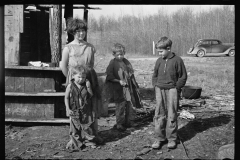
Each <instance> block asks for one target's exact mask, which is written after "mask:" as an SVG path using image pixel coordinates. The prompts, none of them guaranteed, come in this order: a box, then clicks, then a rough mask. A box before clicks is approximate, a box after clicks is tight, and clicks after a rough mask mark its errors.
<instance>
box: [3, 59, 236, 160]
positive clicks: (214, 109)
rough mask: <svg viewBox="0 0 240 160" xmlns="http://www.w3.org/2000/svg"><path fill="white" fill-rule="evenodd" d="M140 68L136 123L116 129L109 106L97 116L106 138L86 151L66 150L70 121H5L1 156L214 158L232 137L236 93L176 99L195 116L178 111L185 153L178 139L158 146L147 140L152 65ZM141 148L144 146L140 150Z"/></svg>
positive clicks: (150, 138) (150, 129) (152, 102)
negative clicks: (106, 113) (140, 102)
mask: <svg viewBox="0 0 240 160" xmlns="http://www.w3.org/2000/svg"><path fill="white" fill-rule="evenodd" d="M149 61H150V60H149ZM154 62H155V61H153V62H151V63H149V64H146V65H149V66H150V67H149V68H151V69H152V66H151V64H152V63H154ZM134 67H135V66H134ZM103 68H104V67H103ZM135 68H136V67H135ZM140 70H141V71H140ZM143 70H144V69H143V68H141V69H139V72H138V73H136V78H137V81H138V82H139V83H140V84H141V85H140V86H141V90H140V92H141V96H142V100H143V104H144V108H142V109H139V110H137V117H136V123H137V124H138V126H137V127H134V128H129V129H127V130H126V131H124V132H120V131H117V130H116V129H114V128H113V125H114V124H115V115H114V108H110V109H109V117H105V118H100V119H99V135H100V136H101V137H102V138H103V140H104V142H103V144H99V145H98V146H97V148H91V147H87V148H86V149H85V150H84V151H68V150H66V149H65V147H66V144H67V142H68V141H69V136H68V132H69V125H68V124H61V125H60V124H59V125H56V124H23V123H22V124H21V123H6V124H5V158H6V159H166V158H170V159H187V158H188V157H189V158H190V159H194V158H204V159H215V158H216V154H217V151H218V149H219V147H221V146H223V145H226V144H231V143H234V130H235V123H234V95H233V94H229V93H224V92H220V91H219V93H218V94H208V93H204V94H202V96H201V98H199V99H197V100H187V99H182V100H180V108H179V114H180V113H181V112H182V111H184V110H185V111H188V112H189V113H191V114H192V115H194V116H195V118H194V119H185V118H184V117H181V116H179V117H178V123H179V130H178V133H179V136H180V138H181V141H182V143H183V145H184V146H185V148H186V152H187V154H188V157H187V155H186V152H185V150H184V147H183V145H182V143H180V144H178V146H177V148H176V149H174V150H168V149H167V145H164V146H163V147H162V148H161V149H157V150H153V149H151V147H150V146H151V144H152V143H153V142H154V132H153V131H154V125H153V123H152V119H153V111H154V105H155V98H154V92H153V90H152V88H151V85H150V80H149V79H148V78H147V77H148V76H149V75H150V73H151V70H150V69H149V70H148V71H146V72H143ZM140 72H141V73H140ZM143 150H145V151H147V152H146V153H144V154H139V152H141V151H143Z"/></svg>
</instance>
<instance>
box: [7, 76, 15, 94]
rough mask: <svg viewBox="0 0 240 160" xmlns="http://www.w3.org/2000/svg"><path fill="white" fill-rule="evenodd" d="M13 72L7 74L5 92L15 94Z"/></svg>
mask: <svg viewBox="0 0 240 160" xmlns="http://www.w3.org/2000/svg"><path fill="white" fill-rule="evenodd" d="M14 78H15V77H14V74H13V72H11V71H10V72H5V91H6V92H14V91H15V83H14V81H15V79H14Z"/></svg>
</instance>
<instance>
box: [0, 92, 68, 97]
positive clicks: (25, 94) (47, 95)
mask: <svg viewBox="0 0 240 160" xmlns="http://www.w3.org/2000/svg"><path fill="white" fill-rule="evenodd" d="M64 95H65V92H55V93H46V92H42V93H35V92H32V93H24V92H23V93H21V92H9V91H8V92H5V96H32V97H40V96H44V97H50V96H51V97H63V96H64Z"/></svg>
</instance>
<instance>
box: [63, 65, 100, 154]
mask: <svg viewBox="0 0 240 160" xmlns="http://www.w3.org/2000/svg"><path fill="white" fill-rule="evenodd" d="M71 73H72V80H71V83H69V85H68V86H67V88H66V92H65V105H66V110H67V112H68V115H69V117H70V131H69V136H70V141H69V142H68V144H67V147H66V148H67V149H71V150H76V149H77V150H79V149H81V147H82V146H83V144H85V145H86V146H90V145H92V146H95V145H96V144H95V142H94V141H93V140H94V138H95V136H94V134H93V123H94V117H93V109H92V104H91V98H92V96H93V92H92V89H91V84H90V82H89V81H88V80H87V79H86V76H87V73H86V68H85V67H84V66H81V65H80V66H76V67H74V68H71Z"/></svg>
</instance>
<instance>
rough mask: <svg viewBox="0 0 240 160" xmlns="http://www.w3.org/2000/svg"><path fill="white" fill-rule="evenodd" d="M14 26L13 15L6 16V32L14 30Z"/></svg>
mask: <svg viewBox="0 0 240 160" xmlns="http://www.w3.org/2000/svg"><path fill="white" fill-rule="evenodd" d="M13 26H14V18H13V16H5V17H4V31H5V32H13Z"/></svg>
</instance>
